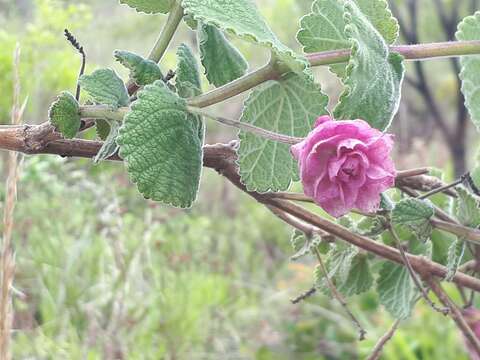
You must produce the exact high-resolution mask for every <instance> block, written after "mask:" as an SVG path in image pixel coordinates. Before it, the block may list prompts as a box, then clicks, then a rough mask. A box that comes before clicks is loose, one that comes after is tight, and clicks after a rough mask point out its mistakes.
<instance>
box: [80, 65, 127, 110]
mask: <svg viewBox="0 0 480 360" xmlns="http://www.w3.org/2000/svg"><path fill="white" fill-rule="evenodd" d="M79 82H80V86H81V87H82V89H83V90H85V91H86V92H87V93H88V95H90V97H91V98H92V100H93V101H95V102H96V103H98V104H103V105H109V106H112V107H114V108H118V107H120V106H128V104H129V103H130V99H129V96H128V92H127V89H126V88H125V84H124V83H123V81H122V79H120V77H119V76H118V75H117V73H116V72H115V71H113V70H112V69H99V70H95V71H94V72H93V73H92V74H91V75H82V76H81V77H80V79H79Z"/></svg>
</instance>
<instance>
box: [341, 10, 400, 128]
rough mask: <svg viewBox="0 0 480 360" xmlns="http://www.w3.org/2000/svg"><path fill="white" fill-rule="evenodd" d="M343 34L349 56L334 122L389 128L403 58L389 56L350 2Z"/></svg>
mask: <svg viewBox="0 0 480 360" xmlns="http://www.w3.org/2000/svg"><path fill="white" fill-rule="evenodd" d="M345 10H346V15H345V21H346V24H347V25H346V27H345V34H346V35H347V38H348V39H350V40H351V41H352V54H351V56H350V61H349V64H348V66H347V70H346V76H345V78H344V80H343V83H344V85H345V90H344V92H343V93H342V95H341V97H340V102H339V104H338V105H337V106H336V108H335V111H334V114H335V117H336V118H337V119H363V120H365V121H366V122H368V123H369V124H370V125H371V126H372V127H375V128H377V129H379V130H385V129H387V128H388V127H389V126H390V123H391V122H392V119H393V116H394V115H395V113H396V112H397V110H398V106H399V104H400V94H401V85H402V80H403V74H404V71H405V68H404V65H403V57H402V56H401V55H399V54H397V53H390V52H389V48H388V46H387V44H386V43H385V41H384V40H383V38H382V36H381V35H380V34H379V33H378V31H376V29H375V28H374V27H373V26H372V24H371V23H370V22H369V21H368V19H367V18H366V17H365V16H364V15H363V14H362V12H361V11H360V10H359V8H358V7H357V5H355V3H353V2H352V1H347V2H346V4H345Z"/></svg>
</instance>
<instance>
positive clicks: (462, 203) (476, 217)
mask: <svg viewBox="0 0 480 360" xmlns="http://www.w3.org/2000/svg"><path fill="white" fill-rule="evenodd" d="M456 190H457V193H458V197H457V199H455V216H456V218H457V219H458V220H459V221H460V222H461V223H462V224H463V225H465V226H468V227H472V228H478V227H479V226H480V204H479V201H478V198H476V197H475V196H474V195H472V194H470V193H469V192H468V191H467V190H466V189H465V188H463V187H457V189H456Z"/></svg>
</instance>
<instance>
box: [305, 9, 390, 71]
mask: <svg viewBox="0 0 480 360" xmlns="http://www.w3.org/2000/svg"><path fill="white" fill-rule="evenodd" d="M356 2H357V4H358V6H359V8H360V10H361V11H362V13H363V14H364V15H365V17H366V18H367V19H368V20H369V21H370V23H371V24H372V25H373V26H374V27H375V28H376V29H377V31H378V32H379V33H380V34H381V35H382V36H383V38H384V39H385V41H386V42H387V43H388V44H392V43H394V42H395V40H396V39H397V37H398V30H399V28H398V22H397V20H396V19H395V18H394V17H393V16H392V13H391V12H390V10H389V9H388V4H387V2H386V1H385V0H357V1H356ZM300 26H301V28H300V31H299V32H298V34H297V39H298V41H299V42H300V43H301V44H302V45H303V51H304V52H306V53H313V52H320V51H328V50H340V49H349V48H350V47H351V42H350V41H349V39H348V38H347V36H346V35H345V21H344V1H341V0H317V1H315V2H314V3H313V5H312V11H311V13H310V14H308V15H305V16H304V17H303V18H302V19H301V21H300ZM331 70H332V71H333V72H334V73H336V74H337V75H339V76H340V77H343V76H344V72H345V65H344V64H335V65H333V66H331Z"/></svg>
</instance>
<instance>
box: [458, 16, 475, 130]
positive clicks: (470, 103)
mask: <svg viewBox="0 0 480 360" xmlns="http://www.w3.org/2000/svg"><path fill="white" fill-rule="evenodd" d="M456 37H457V39H458V40H461V41H468V40H480V12H476V13H475V14H474V15H472V16H468V17H466V18H465V19H463V21H462V22H461V23H460V24H459V25H458V31H457V33H456ZM460 64H461V66H462V71H461V72H460V79H462V92H463V95H464V96H465V105H466V107H467V108H468V111H469V112H470V116H471V118H472V121H473V123H474V124H475V126H476V127H477V129H478V130H480V91H478V90H479V89H480V56H478V55H476V56H463V57H462V58H461V59H460Z"/></svg>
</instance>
